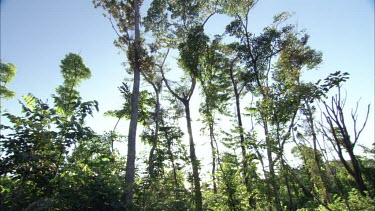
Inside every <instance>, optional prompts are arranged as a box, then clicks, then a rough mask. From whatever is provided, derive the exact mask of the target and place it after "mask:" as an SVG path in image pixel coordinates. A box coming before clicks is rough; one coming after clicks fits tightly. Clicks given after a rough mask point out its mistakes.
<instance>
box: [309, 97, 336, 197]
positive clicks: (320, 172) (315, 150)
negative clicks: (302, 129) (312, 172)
mask: <svg viewBox="0 0 375 211" xmlns="http://www.w3.org/2000/svg"><path fill="white" fill-rule="evenodd" d="M305 104H306V107H307V115H308V117H307V121H308V122H309V125H310V129H311V134H312V137H313V146H314V160H315V163H316V165H317V169H318V172H319V177H320V179H321V181H322V185H323V188H324V201H325V202H326V203H327V204H330V203H331V202H332V198H331V194H330V193H329V188H328V185H327V182H326V180H325V179H324V176H323V172H322V169H321V165H320V164H321V163H320V161H319V158H318V155H317V152H318V148H317V142H318V138H317V137H316V132H315V127H314V122H313V115H312V111H311V107H310V104H309V102H308V101H307V100H305Z"/></svg>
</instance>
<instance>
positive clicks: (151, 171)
mask: <svg viewBox="0 0 375 211" xmlns="http://www.w3.org/2000/svg"><path fill="white" fill-rule="evenodd" d="M152 86H153V87H154V90H155V94H156V105H155V134H154V137H153V142H152V148H151V150H150V156H149V159H148V170H149V174H150V177H151V178H154V176H155V175H154V153H155V150H156V148H157V146H158V136H159V116H160V98H159V90H158V89H157V87H156V86H155V85H154V84H153V85H152Z"/></svg>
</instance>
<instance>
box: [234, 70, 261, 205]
mask: <svg viewBox="0 0 375 211" xmlns="http://www.w3.org/2000/svg"><path fill="white" fill-rule="evenodd" d="M229 76H230V79H231V81H232V86H233V92H234V96H235V100H236V114H237V124H238V130H239V135H240V146H241V153H242V166H243V170H242V172H243V176H244V178H245V186H246V191H247V193H248V194H249V195H250V194H251V188H250V183H249V174H248V172H247V171H248V163H247V158H246V154H247V153H246V148H245V137H244V135H243V127H242V118H241V108H240V93H239V91H238V89H237V83H236V82H235V80H234V76H233V69H232V68H230V69H229ZM248 203H249V206H250V207H252V208H255V201H254V199H252V197H249V199H248Z"/></svg>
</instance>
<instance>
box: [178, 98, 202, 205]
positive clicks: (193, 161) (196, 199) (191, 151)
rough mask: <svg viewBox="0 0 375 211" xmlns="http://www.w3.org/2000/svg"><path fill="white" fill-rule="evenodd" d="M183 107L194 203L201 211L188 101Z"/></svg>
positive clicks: (197, 167)
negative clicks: (187, 136)
mask: <svg viewBox="0 0 375 211" xmlns="http://www.w3.org/2000/svg"><path fill="white" fill-rule="evenodd" d="M183 103H184V106H185V114H186V123H187V129H188V134H189V146H190V160H191V165H192V168H193V179H194V193H195V196H194V198H195V203H196V210H199V211H200V210H203V207H202V193H201V185H200V178H199V161H198V159H197V156H196V155H195V146H194V139H193V131H192V127H191V118H190V105H189V101H184V102H183Z"/></svg>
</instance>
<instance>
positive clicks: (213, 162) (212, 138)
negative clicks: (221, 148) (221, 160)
mask: <svg viewBox="0 0 375 211" xmlns="http://www.w3.org/2000/svg"><path fill="white" fill-rule="evenodd" d="M209 124H210V125H209V127H210V144H211V156H212V170H211V174H212V185H213V188H214V194H217V185H216V176H215V171H216V149H215V145H214V141H215V134H214V125H213V123H209Z"/></svg>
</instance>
